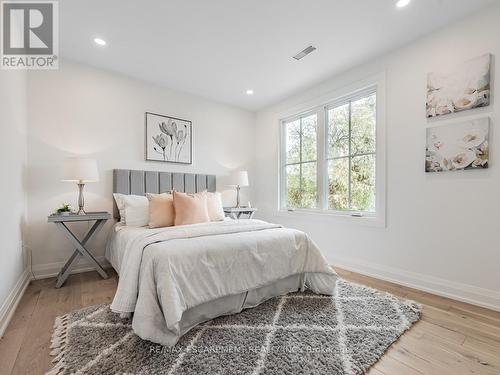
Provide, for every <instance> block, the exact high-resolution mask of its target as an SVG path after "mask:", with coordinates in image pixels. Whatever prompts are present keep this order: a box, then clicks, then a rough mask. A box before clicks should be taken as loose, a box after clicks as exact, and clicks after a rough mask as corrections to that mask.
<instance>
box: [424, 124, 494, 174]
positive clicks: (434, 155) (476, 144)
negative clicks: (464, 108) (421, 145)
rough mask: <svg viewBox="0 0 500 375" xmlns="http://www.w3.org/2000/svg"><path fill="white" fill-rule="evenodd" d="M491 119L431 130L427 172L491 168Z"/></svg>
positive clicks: (426, 163) (426, 162)
mask: <svg viewBox="0 0 500 375" xmlns="http://www.w3.org/2000/svg"><path fill="white" fill-rule="evenodd" d="M489 125H490V121H489V118H488V117H486V118H481V119H477V120H471V121H465V122H460V123H456V124H448V125H443V126H434V127H430V128H428V129H427V144H426V159H425V171H426V172H445V171H457V170H468V169H484V168H488V163H489Z"/></svg>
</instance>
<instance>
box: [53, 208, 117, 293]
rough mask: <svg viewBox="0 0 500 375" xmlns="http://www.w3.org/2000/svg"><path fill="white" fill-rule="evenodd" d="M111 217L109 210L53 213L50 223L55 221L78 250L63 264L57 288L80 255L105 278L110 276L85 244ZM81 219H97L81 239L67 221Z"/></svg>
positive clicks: (71, 221)
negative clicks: (84, 212) (82, 212)
mask: <svg viewBox="0 0 500 375" xmlns="http://www.w3.org/2000/svg"><path fill="white" fill-rule="evenodd" d="M110 218H111V215H110V214H109V213H107V212H87V213H86V214H83V215H79V214H70V215H64V216H63V215H59V214H53V215H50V216H49V217H48V222H49V223H54V224H55V225H57V227H58V228H59V229H60V230H61V231H62V232H63V233H64V235H65V236H66V237H67V238H68V240H69V241H70V242H71V243H72V244H73V246H75V247H76V250H75V251H74V253H73V255H71V257H70V258H69V259H68V261H67V262H66V264H65V265H64V266H63V268H62V269H61V271H60V272H59V274H58V275H57V280H56V288H60V287H61V286H62V285H63V284H64V282H65V281H66V279H67V278H68V276H69V274H70V272H71V268H73V267H74V266H75V265H76V261H77V260H78V258H79V257H80V256H83V257H84V258H85V259H87V260H88V261H89V262H90V264H91V265H92V266H93V267H94V268H95V269H96V271H97V272H99V275H101V277H102V278H103V279H107V278H108V274H107V273H106V271H104V269H103V268H102V267H101V265H100V264H99V262H97V260H96V259H95V258H94V256H93V255H92V254H91V253H90V252H89V251H88V250H87V249H86V248H85V245H86V244H87V242H89V241H90V239H91V238H92V237H93V236H94V235H95V234H96V233H97V232H99V231H100V230H101V229H102V227H103V226H104V224H105V223H106V221H107V220H109V219H110ZM81 221H87V222H88V221H95V223H94V225H93V226H92V228H90V230H89V231H88V232H87V234H86V235H85V237H83V240H81V241H80V240H79V239H78V238H77V237H76V236H75V235H74V234H73V232H71V230H70V229H69V228H68V226H67V225H66V223H75V222H81Z"/></svg>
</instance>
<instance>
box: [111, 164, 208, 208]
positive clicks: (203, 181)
mask: <svg viewBox="0 0 500 375" xmlns="http://www.w3.org/2000/svg"><path fill="white" fill-rule="evenodd" d="M172 189H175V190H177V191H181V192H185V193H197V192H200V191H203V190H208V191H211V192H214V191H215V190H216V178H215V176H214V175H207V174H192V173H171V172H153V171H136V170H131V169H113V193H120V194H134V195H145V194H146V193H164V192H166V191H170V190H172ZM114 217H115V218H119V213H118V209H117V207H116V204H114Z"/></svg>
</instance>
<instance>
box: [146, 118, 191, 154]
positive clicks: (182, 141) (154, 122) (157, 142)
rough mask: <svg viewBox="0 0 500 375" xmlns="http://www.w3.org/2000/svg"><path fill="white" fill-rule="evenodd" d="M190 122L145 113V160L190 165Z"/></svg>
mask: <svg viewBox="0 0 500 375" xmlns="http://www.w3.org/2000/svg"><path fill="white" fill-rule="evenodd" d="M191 131H192V123H191V121H187V120H182V119H178V118H175V117H169V116H163V115H158V114H155V113H149V112H146V160H154V161H164V162H171V163H182V164H191V163H192V160H191V155H192V154H191V147H192V144H191V143H192V137H191Z"/></svg>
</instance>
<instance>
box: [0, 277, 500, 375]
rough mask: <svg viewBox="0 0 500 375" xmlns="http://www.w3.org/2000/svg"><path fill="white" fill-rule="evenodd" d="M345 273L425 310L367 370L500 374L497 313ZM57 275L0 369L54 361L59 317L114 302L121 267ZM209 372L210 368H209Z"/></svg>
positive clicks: (31, 307)
mask: <svg viewBox="0 0 500 375" xmlns="http://www.w3.org/2000/svg"><path fill="white" fill-rule="evenodd" d="M337 271H338V273H339V274H340V275H341V276H342V277H344V278H345V279H347V280H350V281H354V282H357V283H360V284H364V285H369V286H371V287H373V288H376V289H379V290H383V291H387V292H390V293H393V294H395V295H398V296H401V297H405V298H410V299H413V300H415V301H417V302H420V303H421V304H423V305H424V309H423V317H422V320H421V321H420V322H418V323H417V324H416V325H415V326H414V327H413V328H412V329H411V330H410V331H409V332H407V333H406V334H405V335H403V336H402V337H401V338H400V339H399V341H398V342H396V343H395V344H394V345H393V346H392V347H391V348H390V349H389V350H388V352H387V353H386V354H385V355H384V356H383V358H382V359H381V360H380V361H379V362H378V363H377V364H376V365H375V366H374V367H373V368H372V369H371V370H370V372H369V375H419V374H420V375H421V374H426V375H433V374H435V375H462V374H481V375H500V313H498V312H493V311H489V310H486V309H482V308H479V307H475V306H471V305H467V304H465V303H461V302H457V301H453V300H450V299H446V298H441V297H437V296H434V295H431V294H428V293H423V292H419V291H416V290H412V289H409V288H405V287H402V286H398V285H395V284H391V283H387V282H383V281H380V280H376V279H373V278H369V277H365V276H362V275H359V274H355V273H351V272H348V271H343V270H337ZM54 282H55V281H54V279H46V280H39V281H34V282H32V283H31V285H30V286H29V287H28V289H27V291H26V294H25V295H24V297H23V299H22V301H21V303H20V305H19V307H18V309H17V311H16V313H15V315H14V319H13V320H12V322H11V323H10V325H9V327H8V329H7V331H6V334H5V335H4V337H3V338H2V339H1V340H0V375H8V374H16V375H17V374H19V375H26V374H43V373H44V372H45V371H47V370H48V369H50V367H51V363H50V361H51V358H50V356H49V345H50V337H51V334H52V325H53V323H54V318H55V317H56V316H58V315H61V314H64V313H67V312H70V311H72V310H76V309H79V308H82V307H85V306H90V305H95V304H99V303H103V302H111V299H112V297H113V295H114V293H115V289H116V284H117V279H116V274H114V275H113V277H112V278H110V279H108V280H102V279H101V278H100V277H99V275H98V274H97V273H96V272H88V273H82V274H77V275H72V276H70V278H69V279H68V281H67V283H66V284H65V285H64V287H63V288H61V289H55V288H54ZM207 375H209V374H207Z"/></svg>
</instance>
